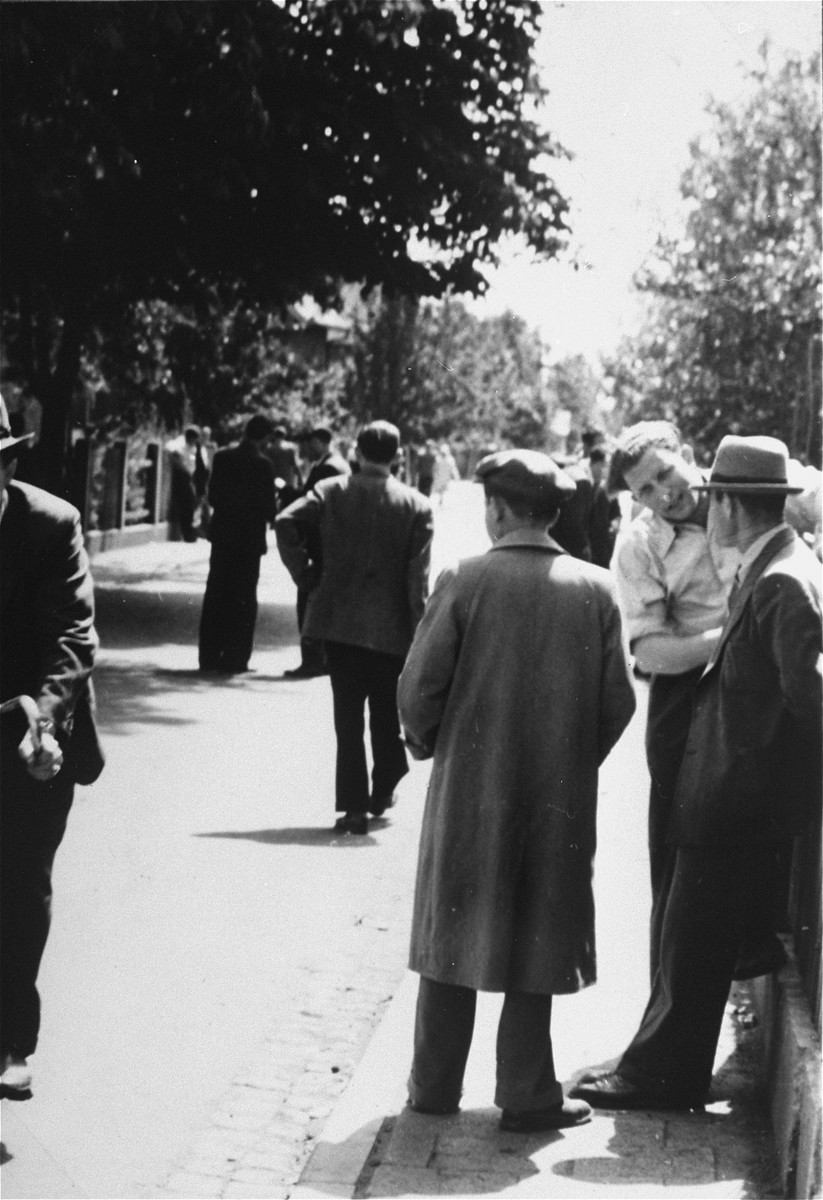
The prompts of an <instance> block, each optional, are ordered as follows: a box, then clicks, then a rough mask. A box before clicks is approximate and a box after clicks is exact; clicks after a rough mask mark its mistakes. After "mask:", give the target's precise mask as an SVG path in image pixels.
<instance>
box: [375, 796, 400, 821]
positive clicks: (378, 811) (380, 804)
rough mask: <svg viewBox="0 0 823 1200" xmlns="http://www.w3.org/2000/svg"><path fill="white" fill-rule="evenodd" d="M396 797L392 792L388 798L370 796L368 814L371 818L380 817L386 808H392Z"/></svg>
mask: <svg viewBox="0 0 823 1200" xmlns="http://www.w3.org/2000/svg"><path fill="white" fill-rule="evenodd" d="M396 803H397V795H396V794H395V793H394V792H392V793H391V794H390V795H389V796H372V798H371V800H370V801H369V812H370V813H371V815H372V816H373V817H382V816H383V813H384V812H385V811H386V809H387V808H394V806H395V804H396Z"/></svg>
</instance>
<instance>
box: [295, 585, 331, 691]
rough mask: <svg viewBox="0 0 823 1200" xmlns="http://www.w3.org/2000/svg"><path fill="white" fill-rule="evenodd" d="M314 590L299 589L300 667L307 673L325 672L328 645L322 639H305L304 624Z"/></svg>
mask: <svg viewBox="0 0 823 1200" xmlns="http://www.w3.org/2000/svg"><path fill="white" fill-rule="evenodd" d="M312 590H313V589H312V588H301V587H298V589H297V628H298V630H299V631H300V665H301V666H303V667H305V668H306V670H307V671H325V670H326V667H327V665H328V664H327V661H326V643H325V642H324V641H323V639H322V638H308V637H303V622H304V621H305V619H306V608H307V607H308V603H309V596H310V595H311V594H312Z"/></svg>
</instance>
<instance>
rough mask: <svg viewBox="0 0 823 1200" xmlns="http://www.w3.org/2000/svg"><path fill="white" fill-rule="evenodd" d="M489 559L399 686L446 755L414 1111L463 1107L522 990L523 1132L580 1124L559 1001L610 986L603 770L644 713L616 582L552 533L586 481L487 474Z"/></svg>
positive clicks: (515, 1039)
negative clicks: (602, 885)
mask: <svg viewBox="0 0 823 1200" xmlns="http://www.w3.org/2000/svg"><path fill="white" fill-rule="evenodd" d="M477 478H478V479H479V480H480V481H481V482H482V484H483V488H484V492H485V501H486V528H487V530H488V533H489V536H490V537H491V540H492V542H493V545H492V547H491V549H490V550H489V551H488V553H486V554H483V555H480V556H479V557H475V558H469V559H465V560H463V561H462V562H461V563H460V564H459V565H458V566H457V567H456V568H454V569H447V570H445V571H444V572H443V573H442V574H441V575H440V577H439V579H438V581H437V585H436V587H435V590H434V592H433V594H432V597H431V599H430V601H429V603H428V605H427V608H426V611H425V614H424V616H423V620H422V621H421V623H420V625H419V627H418V630H417V633H416V634H415V638H414V642H413V643H412V647H411V650H410V651H409V655H408V658H407V660H406V665H405V667H404V668H403V673H402V675H401V676H400V684H399V689H398V703H399V708H400V719H401V722H402V725H403V728H404V730H405V734H406V740H407V743H408V745H409V746H410V748H411V750H412V753H414V754H415V755H416V756H417V757H427V756H433V759H434V761H433V768H432V774H431V781H430V783H429V788H428V795H427V798H426V808H425V813H424V816H423V825H422V832H421V839H420V853H419V860H418V868H417V883H416V888H415V896H414V910H413V923H412V935H411V953H410V960H409V965H410V967H411V969H412V970H413V971H417V972H418V973H419V975H420V985H419V994H418V1001H417V1017H416V1025H415V1035H414V1059H413V1064H412V1068H411V1077H410V1080H409V1101H410V1104H411V1107H412V1108H414V1109H416V1110H417V1111H420V1112H428V1113H434V1114H445V1113H449V1112H455V1111H457V1108H458V1105H459V1101H460V1095H461V1090H462V1081H463V1073H464V1069H465V1066H466V1059H467V1056H468V1052H469V1045H470V1042H471V1037H472V1027H473V1021H474V1012H475V1003H476V993H477V992H478V991H490V992H503V993H504V994H505V1000H504V1003H503V1011H502V1015H501V1018H500V1026H499V1030H498V1042H497V1089H496V1094H495V1103H496V1104H497V1105H498V1106H499V1107H500V1108H502V1109H503V1113H502V1118H501V1120H502V1124H503V1127H504V1128H505V1129H508V1130H513V1131H519V1132H529V1131H533V1130H540V1129H555V1128H560V1127H562V1126H567V1125H575V1124H579V1123H581V1122H582V1121H585V1120H587V1119H588V1117H589V1115H590V1110H589V1107H588V1105H585V1104H579V1103H571V1102H569V1101H564V1099H563V1095H562V1088H561V1085H560V1083H559V1082H558V1080H557V1078H556V1076H555V1070H554V1063H553V1058H552V1041H551V1027H550V1023H551V1009H552V996H553V995H556V994H560V993H566V992H576V991H578V990H579V989H580V988H583V987H587V986H588V985H589V984H591V983H593V982H594V981H595V949H594V932H595V930H594V899H593V894H592V870H593V861H594V851H595V810H596V804H597V780H598V768H599V767H600V765H601V764H602V762H603V760H604V759H605V757H606V755H607V754H608V753H609V751H610V750H611V748H612V746H613V745H614V744H615V742H616V741H617V739H618V738H619V737H620V735H621V733H622V732H623V730H624V729H625V727H626V725H627V724H628V723H629V720H630V719H631V716H632V713H633V712H634V709H635V697H634V690H633V687H632V681H631V676H630V673H629V669H628V664H627V660H626V656H625V653H624V648H623V640H622V634H621V620H620V613H619V609H618V607H617V601H616V597H615V595H614V589H613V584H612V581H611V578H610V576H609V574H608V572H606V571H604V570H603V569H602V568H600V567H595V566H592V565H591V564H589V563H584V562H581V561H579V560H578V559H575V558H573V557H572V556H571V555H568V554H566V553H565V552H564V551H563V550H562V549H561V547H560V546H559V545H558V544H557V543H556V542H555V541H554V540H553V539H552V537H551V536H550V532H549V530H550V527H551V525H552V523H553V522H554V521H555V520H556V518H557V513H558V509H559V506H560V503H561V500H562V498H563V496H565V495H567V494H570V493H571V492H572V490H573V488H574V483H573V481H572V480H571V479H569V477H568V476H567V475H566V474H565V472H563V471H562V470H561V469H560V468H559V467H557V466H556V465H555V464H554V463H553V462H552V460H551V459H550V458H549V457H548V456H547V455H545V454H541V453H538V452H537V451H532V450H504V451H500V452H498V453H495V454H492V455H489V456H488V457H486V458H484V459H483V460H482V461H481V462H480V463H479V464H478V467H477Z"/></svg>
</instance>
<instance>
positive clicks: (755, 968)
mask: <svg viewBox="0 0 823 1200" xmlns="http://www.w3.org/2000/svg"><path fill="white" fill-rule="evenodd" d="M785 963H786V951H785V950H784V948H783V943H782V942H781V941H780V939H779V938H778V937H777V935H776V934H772V936H771V938H768V939H766V940H764V942H763V943H762V945H760V946H758V947H757V949H755V950H750V951H749V953H746V952H745V951H744V952H743V953H742V954H741V955H740V957H739V958H738V960H737V962H736V963H735V965H734V974H733V975H732V979H757V978H758V976H760V975H771V974H773V973H774V972H775V971H779V970H780V968H781V967H782V966H785Z"/></svg>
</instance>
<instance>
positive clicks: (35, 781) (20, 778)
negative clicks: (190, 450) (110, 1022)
mask: <svg viewBox="0 0 823 1200" xmlns="http://www.w3.org/2000/svg"><path fill="white" fill-rule="evenodd" d="M31 436H32V435H31V434H28V435H25V436H22V437H14V436H13V435H12V433H11V429H10V427H9V421H8V415H7V413H6V409H5V405H4V404H3V402H2V400H0V506H1V507H0V513H1V514H2V515H0V564H2V565H1V568H0V701H2V705H3V710H4V711H3V716H2V719H0V813H2V838H0V905H2V917H3V920H2V925H0V958H1V959H2V975H0V1038H1V1039H2V1043H1V1044H0V1052H1V1053H2V1062H0V1067H2V1076H1V1077H0V1092H1V1093H2V1094H3V1095H9V1096H14V1097H17V1098H18V1099H19V1098H22V1097H26V1096H28V1095H29V1094H30V1090H31V1083H32V1074H31V1068H30V1066H29V1063H28V1059H29V1057H30V1056H31V1055H32V1054H33V1053H34V1050H35V1049H36V1046H37V1039H38V1034H39V1030H40V997H39V995H38V993H37V975H38V971H39V968H40V961H41V958H42V956H43V951H44V950H45V946H46V940H47V938H48V933H49V924H50V921H51V897H52V882H51V876H52V865H53V863H54V857H55V854H56V852H57V848H58V846H59V845H60V842H61V840H62V838H63V835H64V833H65V830H66V824H67V821H68V815H69V810H70V808H71V805H72V800H73V798H74V788H75V785H76V784H78V783H80V784H88V783H92V782H93V781H94V780H95V779H96V778H97V777H98V775H99V774H100V772H101V771H102V769H103V755H102V751H101V749H100V743H99V741H98V738H97V730H96V727H95V722H94V697H93V694H92V690H91V680H90V677H91V670H92V666H93V664H94V656H95V652H96V650H97V634H96V632H95V629H94V593H93V589H92V581H91V576H90V574H89V564H88V559H87V557H86V551H85V549H84V547H83V535H82V533H81V531H80V514H79V513H78V512H77V510H76V509H75V508H73V507H72V506H71V505H69V504H66V503H65V501H63V500H58V499H57V498H56V497H55V496H52V495H50V493H48V492H44V491H41V489H40V488H37V487H32V486H30V485H29V484H26V483H17V482H16V481H15V480H14V471H15V466H16V459H17V455H18V453H19V451H20V448H21V447H22V446H24V445H26V443H27V442H28V440H29V438H30V437H31Z"/></svg>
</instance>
